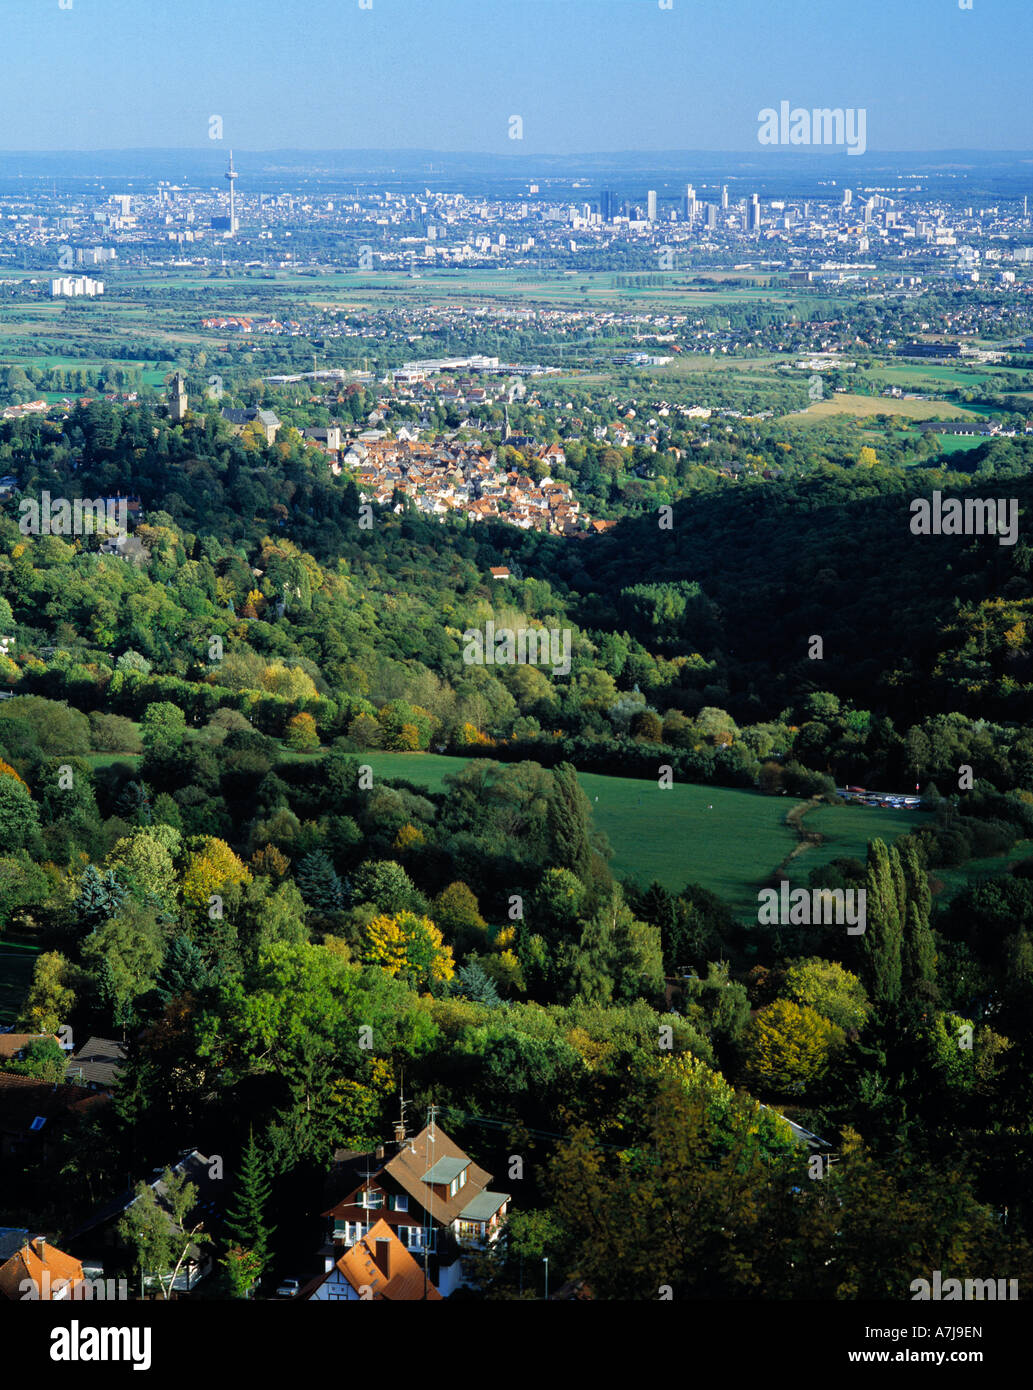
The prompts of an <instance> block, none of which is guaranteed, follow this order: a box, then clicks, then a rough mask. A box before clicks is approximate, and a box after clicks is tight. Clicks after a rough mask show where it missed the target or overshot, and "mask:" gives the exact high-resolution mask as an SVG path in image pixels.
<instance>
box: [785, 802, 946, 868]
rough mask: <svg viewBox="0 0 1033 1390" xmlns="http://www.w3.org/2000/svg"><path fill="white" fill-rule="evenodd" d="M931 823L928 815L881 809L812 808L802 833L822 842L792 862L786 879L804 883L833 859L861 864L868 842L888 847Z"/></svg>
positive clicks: (850, 807)
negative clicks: (821, 837) (814, 835)
mask: <svg viewBox="0 0 1033 1390" xmlns="http://www.w3.org/2000/svg"><path fill="white" fill-rule="evenodd" d="M933 819H934V817H933V816H932V815H931V814H930V813H929V812H928V811H895V810H890V809H885V810H884V809H883V808H882V807H881V806H818V807H815V808H814V810H811V811H808V812H807V815H806V816H805V817H804V822H803V825H804V829H805V830H816V831H818V832H819V833H820V834H822V835H824V836H825V839H824V841H823V842H822V844H820V845H815V846H813V847H810V848H808V849H806V850H804V851H803V852H802V853H800V854H798V855H797V856H796V858H795V859H793V860H792V862H791V863H790V864H789V866H788V872H789V878H790V880H791V882H793V883H805V882H806V881H807V876H808V874H809V873H810V872H811V870H812V869H817V868H821V867H822V866H823V865H825V864H828V863H830V861H831V860H833V859H840V858H853V859H860V860H861V861H862V863H863V862H864V858H865V856H866V854H867V853H868V841H869V840H876V839H878V840H885V841H886V843H887V844H892V843H893V841H894V840H895V839H897V837H898V836H900V835H906V834H907V832H908V831H909V830H917V829H919V827H920V826H923V825H928V824H929V822H930V821H932V820H933Z"/></svg>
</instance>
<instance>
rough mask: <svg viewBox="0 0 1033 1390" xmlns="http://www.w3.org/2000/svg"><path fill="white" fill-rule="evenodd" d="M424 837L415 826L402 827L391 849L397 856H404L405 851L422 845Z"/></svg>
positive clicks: (406, 825)
mask: <svg viewBox="0 0 1033 1390" xmlns="http://www.w3.org/2000/svg"><path fill="white" fill-rule="evenodd" d="M425 839H426V836H425V835H424V833H423V831H422V830H421V829H420V828H419V826H417V825H409V824H405V825H403V826H402V827H401V828H400V829H399V831H398V834H397V835H396V836H395V841H394V844H393V845H392V846H391V848H392V849H393V850H394V851H395V852H396V853H398V854H404V853H405V851H406V850H407V849H415V848H416V846H417V845H422V844H423V842H424V840H425Z"/></svg>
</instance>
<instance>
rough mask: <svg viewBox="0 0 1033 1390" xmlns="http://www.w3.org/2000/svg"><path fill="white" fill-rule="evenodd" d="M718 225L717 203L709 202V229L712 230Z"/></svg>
mask: <svg viewBox="0 0 1033 1390" xmlns="http://www.w3.org/2000/svg"><path fill="white" fill-rule="evenodd" d="M716 227H717V204H716V203H708V204H707V231H708V232H712V231H714V229H715V228H716Z"/></svg>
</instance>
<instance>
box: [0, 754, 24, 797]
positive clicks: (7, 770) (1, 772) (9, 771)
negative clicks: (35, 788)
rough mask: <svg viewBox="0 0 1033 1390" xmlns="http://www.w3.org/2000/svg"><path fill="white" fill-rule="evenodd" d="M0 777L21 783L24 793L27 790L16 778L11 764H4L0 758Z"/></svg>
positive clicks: (22, 782) (19, 779) (20, 779)
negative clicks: (11, 778)
mask: <svg viewBox="0 0 1033 1390" xmlns="http://www.w3.org/2000/svg"><path fill="white" fill-rule="evenodd" d="M0 777H13V778H14V780H15V781H16V782H21V784H22V786H23V787H25V790H26V791H28V790H29V789H28V786H27V785H26V783H25V782H24V780H23V779H22V778H21V777H19V776H18V774H17V772H15V770H14V768H13V767H12V766H11V764H10V763H5V762H4V761H3V759H2V758H0ZM30 795H31V793H30Z"/></svg>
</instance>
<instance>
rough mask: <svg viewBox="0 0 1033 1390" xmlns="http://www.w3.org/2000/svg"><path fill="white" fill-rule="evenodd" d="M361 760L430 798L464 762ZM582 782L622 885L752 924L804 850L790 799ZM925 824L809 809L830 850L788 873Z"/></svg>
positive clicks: (397, 757) (417, 756) (586, 777)
mask: <svg viewBox="0 0 1033 1390" xmlns="http://www.w3.org/2000/svg"><path fill="white" fill-rule="evenodd" d="M360 760H361V761H362V762H365V763H369V765H370V766H371V767H372V768H373V772H374V775H376V776H381V777H401V778H404V779H405V780H406V781H410V782H414V783H416V784H417V785H419V786H425V787H427V788H428V790H430V791H441V790H442V789H443V785H444V778H445V776H446V774H447V773H450V772H455V771H457V770H458V769H460V768H461V767H462V766H463V765H464V764H465V763H466V762H467V761H468V760H467V759H465V758H450V757H439V756H438V755H436V754H432V753H363V754H361V758H360ZM578 780H579V781H580V782H581V785H582V787H583V788H584V790H585V793H586V795H587V796H588V799H589V801H590V802H591V803H592V811H593V814H594V816H595V823H596V827H597V828H598V829H599V830H602V831H604V832H605V834H606V836H607V838H608V839H609V841H610V844H611V846H612V847H613V850H614V855H613V858H612V860H611V861H610V867H611V869H612V870H613V872H614V874H615V875H616V876H617V877H618V878H626V877H627V878H634V879H636V880H638V881H639V882H641V883H643V884H647V883H651V882H652V881H653V880H654V879H656V880H657V881H658V882H659V883H662V884H663V885H664V887H665V888H669V889H681V888H684V886H685V884H686V883H700V884H702V885H703V887H704V888H709V889H710V891H711V892H712V893H717V894H718V896H719V897H721V898H722V899H724V901H725V902H727V903H728V905H729V906H730V907H731V908H732V909H733V910H734V911H735V912H736V913H737V914H739V915H741V916H742V917H743V918H752V919H754V920H755V919H756V910H757V890H758V889H759V888H760V887H762V886H763V885H764V883H765V882H766V881H767V880H768V879H769V877H770V875H771V874H772V872H773V871H774V870H775V869H776V868H777V867H778V866H779V864H781V863H782V861H783V860H784V859H786V857H787V856H788V855H789V854H790V853H791V852H792V850H793V849H794V848H795V846H796V845H797V844H798V839H797V836H796V835H795V833H794V832H793V830H792V828H791V827H790V826H788V825H786V823H785V818H786V815H787V814H788V812H789V811H791V810H792V809H793V807H794V806H799V805H800V804H801V803H800V802H799V801H795V800H790V799H789V798H788V797H777V798H776V797H770V796H761V795H760V793H759V792H752V791H739V790H734V789H730V788H727V787H706V786H699V785H695V784H691V783H690V784H686V783H679V784H677V785H675V786H673V787H671V788H670V789H668V790H666V791H661V790H660V789H659V787H657V785H656V784H655V782H645V781H637V780H632V779H629V778H625V777H600V776H597V775H596V774H594V773H588V772H582V773H579V774H578ZM925 819H926V817H925V816H923V815H921V814H920V813H917V812H907V811H882V810H871V811H869V810H868V809H867V808H865V807H831V806H830V807H822V808H821V809H820V810H818V811H814V812H810V813H809V814H808V816H807V818H806V821H805V827H806V828H807V829H809V830H820V831H821V832H822V833H823V834H825V835H828V836H829V837H830V839H829V843H828V844H827V845H821V846H820V847H816V848H814V849H807V850H804V851H803V852H802V853H801V854H799V855H797V856H796V857H795V858H794V859H793V860H792V861H791V863H790V866H789V869H790V876H791V878H792V879H793V880H794V882H798V881H801V880H805V879H806V877H807V874H808V873H809V872H810V870H811V869H812V868H815V867H817V866H818V865H821V864H827V863H828V862H829V860H831V859H835V858H837V857H838V856H840V855H856V856H857V857H858V858H860V859H863V858H864V857H865V854H866V852H867V843H868V839H869V838H874V837H875V836H877V835H878V836H881V837H882V838H884V839H886V840H887V841H892V840H894V839H896V838H897V836H898V835H902V834H904V833H905V831H907V830H912V829H914V828H915V826H916V825H917V824H921V823H922V822H923V821H924V820H925Z"/></svg>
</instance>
